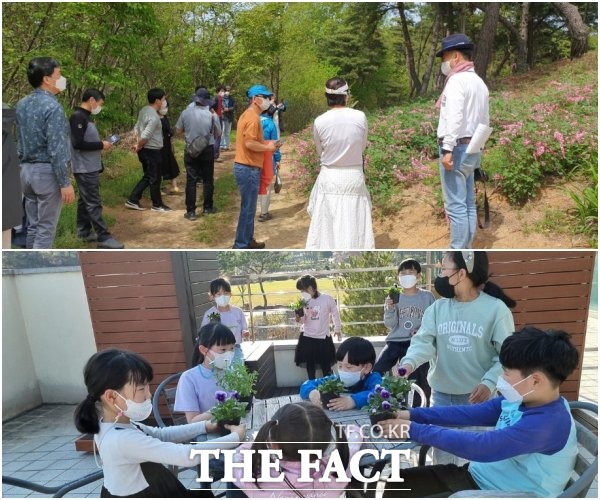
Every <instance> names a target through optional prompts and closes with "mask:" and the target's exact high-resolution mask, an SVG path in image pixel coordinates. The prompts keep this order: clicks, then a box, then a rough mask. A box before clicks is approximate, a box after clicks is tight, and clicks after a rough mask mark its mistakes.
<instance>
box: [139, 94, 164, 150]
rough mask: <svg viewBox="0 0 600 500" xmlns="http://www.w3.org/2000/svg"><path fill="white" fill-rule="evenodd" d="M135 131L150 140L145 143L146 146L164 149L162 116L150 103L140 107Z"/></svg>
mask: <svg viewBox="0 0 600 500" xmlns="http://www.w3.org/2000/svg"><path fill="white" fill-rule="evenodd" d="M135 132H136V133H137V135H138V137H140V138H141V139H146V140H147V141H148V142H147V143H146V144H145V145H144V148H146V149H162V147H163V135H162V124H161V122H160V116H159V115H158V113H157V112H156V110H155V109H154V108H153V107H152V106H150V105H148V106H144V107H143V108H142V109H140V114H139V115H138V121H137V123H136V124H135Z"/></svg>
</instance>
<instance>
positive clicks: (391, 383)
mask: <svg viewBox="0 0 600 500" xmlns="http://www.w3.org/2000/svg"><path fill="white" fill-rule="evenodd" d="M381 385H382V386H383V387H384V388H385V389H387V390H388V391H389V392H390V393H391V394H392V395H393V396H394V397H395V398H397V399H398V401H403V400H404V398H405V397H406V395H407V394H408V393H409V392H410V390H411V386H412V382H411V381H410V380H409V379H407V378H403V377H392V376H391V375H386V376H385V377H383V380H382V381H381Z"/></svg>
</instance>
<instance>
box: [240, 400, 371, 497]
mask: <svg viewBox="0 0 600 500" xmlns="http://www.w3.org/2000/svg"><path fill="white" fill-rule="evenodd" d="M346 436H348V437H346ZM361 444H362V437H361V433H360V429H359V428H358V427H356V426H348V427H344V426H342V425H340V424H334V423H333V422H332V421H331V420H330V419H329V417H328V416H327V415H326V414H325V412H324V411H323V409H321V408H319V407H318V406H317V405H315V404H313V403H310V402H308V401H302V402H300V403H290V404H287V405H285V406H282V407H281V408H279V410H277V411H276V412H275V414H274V415H273V418H272V419H271V420H269V421H268V422H267V423H266V424H264V425H263V426H262V427H261V428H260V430H259V431H258V434H257V435H256V438H255V440H254V442H253V443H244V444H242V446H240V447H239V448H238V453H236V454H235V456H234V461H236V462H242V461H243V458H242V455H241V453H239V451H241V450H248V449H252V450H257V451H258V450H281V452H282V457H283V458H282V460H280V461H279V465H280V467H279V470H273V469H271V477H278V476H279V475H280V474H281V473H283V475H284V480H283V481H282V482H261V480H260V478H261V468H262V455H260V454H259V453H257V452H255V453H254V454H253V455H252V476H253V477H254V478H256V479H257V481H256V482H252V483H248V482H242V481H241V478H242V476H243V471H242V470H240V468H239V467H236V468H234V469H233V476H234V477H235V478H236V480H235V482H234V485H235V487H237V488H239V490H241V491H239V492H238V491H237V490H236V489H233V491H231V492H230V493H229V494H228V496H232V497H235V496H236V493H238V495H237V496H240V497H241V496H247V497H250V498H252V497H262V498H276V497H281V498H295V497H308V498H314V497H317V498H322V497H327V498H333V497H339V496H340V495H342V494H343V493H344V488H345V487H346V486H347V483H345V482H337V481H336V478H335V477H331V478H330V479H331V481H329V482H320V481H319V479H320V478H322V477H323V473H324V471H325V466H326V464H327V462H328V457H329V456H330V454H331V453H332V451H330V450H333V449H335V450H337V451H338V453H339V456H340V459H341V461H342V463H343V465H344V468H345V469H346V475H347V476H348V477H351V476H350V471H349V464H350V459H351V458H352V456H353V455H354V454H355V453H356V452H357V451H358V450H359V449H360V447H361ZM299 450H321V451H322V452H323V460H322V461H321V463H320V466H319V469H318V470H317V471H316V472H314V473H313V474H312V479H313V481H312V482H299V481H298V478H299V477H300V459H301V456H300V453H299ZM324 490H326V491H324ZM242 493H243V495H242Z"/></svg>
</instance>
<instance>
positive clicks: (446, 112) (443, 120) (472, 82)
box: [437, 70, 490, 151]
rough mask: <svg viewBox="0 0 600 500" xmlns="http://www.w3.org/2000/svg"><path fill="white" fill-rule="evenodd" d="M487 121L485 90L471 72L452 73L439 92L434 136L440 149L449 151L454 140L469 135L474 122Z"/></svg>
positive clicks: (487, 105) (475, 124) (487, 93)
mask: <svg viewBox="0 0 600 500" xmlns="http://www.w3.org/2000/svg"><path fill="white" fill-rule="evenodd" d="M480 123H483V124H484V125H487V126H489V124H490V109H489V92H488V88H487V86H486V85H485V83H484V82H483V80H482V79H481V78H480V77H479V76H478V75H477V73H475V71H473V70H470V71H463V72H461V73H456V74H455V75H454V76H452V77H451V78H450V79H449V80H448V83H447V84H446V87H445V88H444V92H443V93H442V107H441V109H440V121H439V123H438V129H437V136H438V138H440V139H443V145H442V148H443V149H446V150H448V151H452V150H453V149H454V146H456V141H457V140H458V139H461V138H463V137H472V136H473V133H474V132H475V129H476V128H477V125H479V124H480Z"/></svg>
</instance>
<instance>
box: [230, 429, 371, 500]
mask: <svg viewBox="0 0 600 500" xmlns="http://www.w3.org/2000/svg"><path fill="white" fill-rule="evenodd" d="M345 430H346V437H347V438H348V447H349V449H350V458H352V457H353V456H354V455H355V454H356V452H357V451H358V450H360V447H361V446H362V436H361V432H360V429H359V428H358V427H357V426H352V425H349V426H347V427H346V429H345ZM251 446H252V443H244V444H242V445H241V446H240V447H239V448H238V449H237V451H238V452H237V453H236V454H235V455H234V461H235V462H238V463H240V462H242V455H241V454H240V453H239V451H240V450H248V449H250V448H251ZM279 465H280V469H281V470H280V472H278V471H273V470H272V471H271V477H277V476H278V475H279V474H280V473H281V472H283V474H284V477H285V478H286V479H287V482H289V484H291V487H290V486H289V485H288V484H287V483H286V481H282V482H281V483H278V482H277V483H276V482H273V483H243V482H241V481H240V479H241V477H242V475H243V471H242V470H240V469H239V468H235V469H234V470H233V476H234V477H235V481H234V484H235V485H236V486H237V487H238V488H240V489H241V490H242V491H243V492H244V493H245V494H246V495H247V496H248V497H249V498H296V497H298V498H300V497H301V496H302V497H306V498H332V497H340V496H342V494H343V493H344V488H345V487H346V486H347V484H348V483H347V482H345V481H344V482H337V481H336V480H335V479H334V478H332V480H331V481H329V482H320V481H319V479H320V478H322V477H323V473H324V472H325V467H326V466H327V460H326V459H323V460H322V461H321V464H320V467H319V470H318V471H314V470H313V471H312V476H311V477H312V481H311V482H299V481H298V478H299V477H300V462H290V461H287V460H281V461H280V462H279ZM346 475H347V476H348V477H351V475H350V467H349V466H348V468H347V469H346ZM257 485H260V488H258V486H257ZM291 488H294V489H295V490H297V491H298V493H299V495H298V494H297V493H295V492H293V491H292V490H291Z"/></svg>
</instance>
